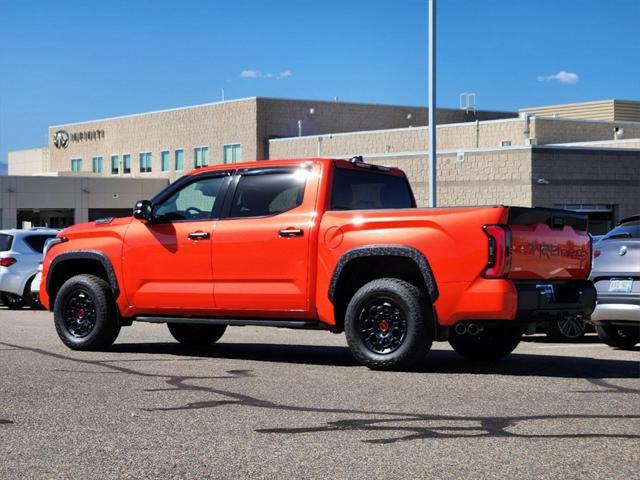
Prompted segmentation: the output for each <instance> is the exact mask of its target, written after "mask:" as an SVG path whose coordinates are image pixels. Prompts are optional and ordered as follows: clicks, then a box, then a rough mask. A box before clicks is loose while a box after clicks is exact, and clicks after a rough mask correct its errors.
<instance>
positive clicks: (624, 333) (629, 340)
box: [596, 325, 640, 349]
mask: <svg viewBox="0 0 640 480" xmlns="http://www.w3.org/2000/svg"><path fill="white" fill-rule="evenodd" d="M596 332H598V338H599V339H600V340H601V341H603V342H604V343H606V344H607V345H609V346H610V347H614V348H622V349H631V348H633V347H635V345H636V344H637V343H638V342H640V327H636V326H629V327H618V326H616V325H596Z"/></svg>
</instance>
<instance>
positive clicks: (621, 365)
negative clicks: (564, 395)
mask: <svg viewBox="0 0 640 480" xmlns="http://www.w3.org/2000/svg"><path fill="white" fill-rule="evenodd" d="M110 351H113V352H122V353H147V354H164V355H176V356H189V357H192V356H197V357H198V358H224V359H232V360H251V361H259V362H275V363H291V364H305V365H320V366H337V367H355V368H365V367H363V366H361V365H360V364H359V363H358V362H357V361H356V360H355V359H354V358H353V356H352V355H351V352H350V351H349V349H348V348H347V347H340V346H318V345H281V344H265V343H249V344H245V343H218V344H216V345H215V346H214V347H212V348H210V349H206V350H192V349H187V348H185V347H183V346H182V345H180V344H178V343H143V344H133V343H120V344H115V345H113V346H112V347H111V350H110ZM407 373H433V374H455V373H460V374H471V375H496V374H497V375H513V376H544V377H555V378H585V379H589V378H639V377H640V364H639V363H638V362H635V361H631V360H609V359H598V358H588V357H570V356H559V355H538V354H529V353H517V350H516V352H515V353H513V354H511V355H510V356H509V357H507V358H506V359H503V360H501V361H497V362H470V361H468V360H465V359H464V358H462V357H460V356H459V355H458V354H456V353H455V352H452V351H450V350H432V351H431V352H429V354H428V355H427V357H425V359H424V361H422V362H421V363H420V364H418V365H417V366H415V367H414V368H412V369H411V370H409V371H407Z"/></svg>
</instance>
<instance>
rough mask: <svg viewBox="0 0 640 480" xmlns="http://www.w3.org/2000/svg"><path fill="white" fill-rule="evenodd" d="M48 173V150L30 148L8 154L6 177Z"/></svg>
mask: <svg viewBox="0 0 640 480" xmlns="http://www.w3.org/2000/svg"><path fill="white" fill-rule="evenodd" d="M47 171H49V149H48V148H32V149H29V150H18V151H14V152H9V155H8V166H7V174H8V175H38V174H40V173H43V172H47Z"/></svg>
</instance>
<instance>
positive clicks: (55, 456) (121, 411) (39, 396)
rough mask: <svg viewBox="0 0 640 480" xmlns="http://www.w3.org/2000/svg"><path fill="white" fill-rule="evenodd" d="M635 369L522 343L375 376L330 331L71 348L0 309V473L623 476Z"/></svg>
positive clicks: (635, 435)
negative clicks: (203, 345) (506, 350)
mask: <svg viewBox="0 0 640 480" xmlns="http://www.w3.org/2000/svg"><path fill="white" fill-rule="evenodd" d="M639 360H640V355H639V354H638V350H636V351H619V350H613V349H611V348H609V347H607V346H604V345H602V344H600V343H597V342H596V340H595V337H592V338H591V339H588V340H586V341H585V342H583V343H579V344H570V345H566V344H555V343H549V342H547V341H546V340H545V338H544V337H542V336H536V337H532V338H529V339H528V340H527V341H525V342H523V343H521V345H520V346H519V347H518V349H517V350H516V352H515V353H514V354H513V355H512V356H511V357H510V358H509V359H507V360H505V361H503V362H501V363H497V364H472V363H469V362H467V361H465V360H463V359H462V358H459V357H458V356H457V355H456V354H455V353H454V352H452V351H451V350H450V349H449V347H448V345H447V344H444V343H438V344H436V345H435V348H434V350H432V352H431V353H430V355H429V356H428V357H427V358H426V359H425V361H424V362H423V363H422V364H421V365H420V366H419V367H418V368H417V369H416V370H415V371H411V372H374V371H371V370H368V369H366V368H364V367H361V366H359V365H357V364H356V363H355V362H354V360H353V359H352V357H351V355H350V353H349V351H348V350H347V348H346V346H345V342H344V337H343V336H341V335H332V334H329V333H325V332H305V331H292V330H280V329H270V328H263V329H259V328H252V327H244V328H238V327H236V328H232V329H229V330H227V333H226V334H225V336H224V337H223V338H222V340H221V342H220V344H219V345H217V347H216V348H215V349H212V350H211V351H210V352H206V353H196V352H189V351H185V350H184V349H182V348H181V347H180V346H179V345H178V344H177V343H175V342H173V341H172V339H171V337H170V335H169V333H168V331H167V330H166V327H165V326H164V325H150V324H135V325H134V326H133V327H129V328H125V329H123V331H122V333H121V335H120V337H119V339H118V341H117V342H116V344H115V345H114V346H113V347H112V349H111V350H110V351H109V352H104V353H80V352H72V351H70V350H68V349H66V347H64V346H63V345H62V343H61V342H60V341H59V340H58V338H57V336H56V334H55V331H54V328H53V324H52V321H51V314H50V313H48V312H31V311H28V310H23V311H19V312H12V311H9V310H6V309H4V308H0V373H1V379H2V383H1V388H0V459H1V461H0V478H2V479H13V478H47V479H49V478H87V477H92V478H96V479H97V478H100V479H102V478H143V477H156V478H249V477H250V478H376V477H377V478H465V479H469V478H537V479H541V478H549V479H551V478H553V479H562V478H566V479H572V480H577V479H590V478H602V479H614V478H620V479H630V478H638V472H639V471H640V447H639V445H640V397H639V393H640V381H639V376H640V363H639V362H638V361H639Z"/></svg>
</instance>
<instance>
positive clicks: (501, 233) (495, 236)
mask: <svg viewBox="0 0 640 480" xmlns="http://www.w3.org/2000/svg"><path fill="white" fill-rule="evenodd" d="M483 229H484V233H485V234H486V235H487V237H489V259H488V262H487V266H486V268H485V269H484V272H482V276H483V277H485V278H505V277H506V276H507V275H508V274H509V271H510V270H511V231H510V230H509V227H508V226H506V225H485V226H484V228H483Z"/></svg>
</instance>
